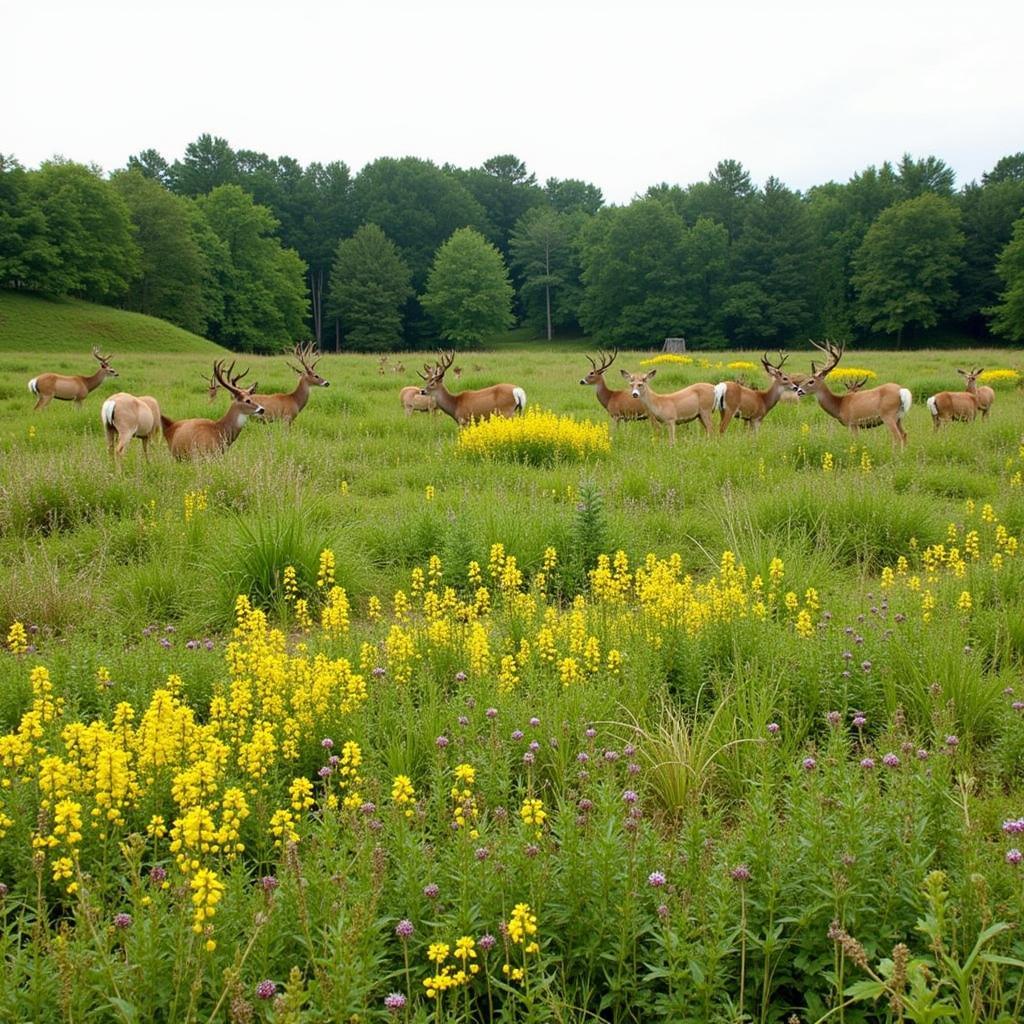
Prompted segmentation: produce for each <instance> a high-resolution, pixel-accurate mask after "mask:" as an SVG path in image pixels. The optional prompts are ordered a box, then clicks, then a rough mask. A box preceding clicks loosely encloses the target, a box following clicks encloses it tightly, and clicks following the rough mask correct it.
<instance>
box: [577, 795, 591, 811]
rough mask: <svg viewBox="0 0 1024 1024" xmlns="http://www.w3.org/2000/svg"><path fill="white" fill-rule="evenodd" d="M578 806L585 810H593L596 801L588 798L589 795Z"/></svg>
mask: <svg viewBox="0 0 1024 1024" xmlns="http://www.w3.org/2000/svg"><path fill="white" fill-rule="evenodd" d="M576 806H577V807H578V808H579V809H580V810H581V811H584V812H586V811H592V810H593V809H594V801H593V800H589V799H587V797H584V798H583V799H582V800H580V802H579V803H578V804H577V805H576Z"/></svg>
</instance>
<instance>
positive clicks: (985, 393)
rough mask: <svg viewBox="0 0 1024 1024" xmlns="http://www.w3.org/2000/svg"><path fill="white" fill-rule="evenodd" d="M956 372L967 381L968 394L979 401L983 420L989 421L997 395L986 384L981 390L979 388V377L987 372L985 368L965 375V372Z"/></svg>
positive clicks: (979, 409)
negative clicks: (989, 414) (989, 413)
mask: <svg viewBox="0 0 1024 1024" xmlns="http://www.w3.org/2000/svg"><path fill="white" fill-rule="evenodd" d="M956 372H957V373H959V374H960V376H961V377H963V378H964V379H965V380H966V385H965V387H966V388H967V393H968V394H971V395H974V396H975V397H976V398H977V399H978V412H980V413H981V418H982V419H983V420H987V419H988V412H989V409H991V408H992V403H993V402H994V401H995V400H996V393H995V391H993V390H992V388H990V387H988V386H987V385H985V384H982V386H981V387H980V388H979V387H978V377H979V375H980V374H982V373H984V372H985V371H984V368H983V367H981V366H979V367H978V368H977V369H975V370H971V372H970V373H964V371H963V370H957V371H956Z"/></svg>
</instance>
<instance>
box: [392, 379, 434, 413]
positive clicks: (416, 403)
mask: <svg viewBox="0 0 1024 1024" xmlns="http://www.w3.org/2000/svg"><path fill="white" fill-rule="evenodd" d="M428 369H429V367H428ZM400 395H401V398H402V408H403V409H404V410H405V415H406V416H411V415H412V414H413V413H414V412H429V413H435V412H437V402H435V401H434V399H433V398H431V397H430V395H425V394H423V389H422V388H420V387H417V386H416V385H415V384H410V385H408V387H404V388H402V390H401V392H400Z"/></svg>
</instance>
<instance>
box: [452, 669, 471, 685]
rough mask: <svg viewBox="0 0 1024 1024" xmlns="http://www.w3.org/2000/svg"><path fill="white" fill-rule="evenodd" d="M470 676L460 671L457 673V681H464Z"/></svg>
mask: <svg viewBox="0 0 1024 1024" xmlns="http://www.w3.org/2000/svg"><path fill="white" fill-rule="evenodd" d="M468 678H469V677H468V676H467V675H466V673H465V672H462V671H459V672H456V673H455V682H457V683H464V682H465V681H466V680H467V679H468Z"/></svg>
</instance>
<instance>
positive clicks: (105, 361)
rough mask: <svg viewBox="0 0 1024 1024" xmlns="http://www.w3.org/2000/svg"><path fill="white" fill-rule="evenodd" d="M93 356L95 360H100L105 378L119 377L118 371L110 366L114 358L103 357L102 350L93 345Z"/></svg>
mask: <svg viewBox="0 0 1024 1024" xmlns="http://www.w3.org/2000/svg"><path fill="white" fill-rule="evenodd" d="M92 355H93V358H94V359H98V360H99V364H100V370H102V371H103V376H104V377H116V376H117V370H115V369H114V368H113V367H112V366H111V365H110V360H111V359H113V356H101V355H100V350H99V349H98V348H97V347H96V346H95V345H93V347H92Z"/></svg>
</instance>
